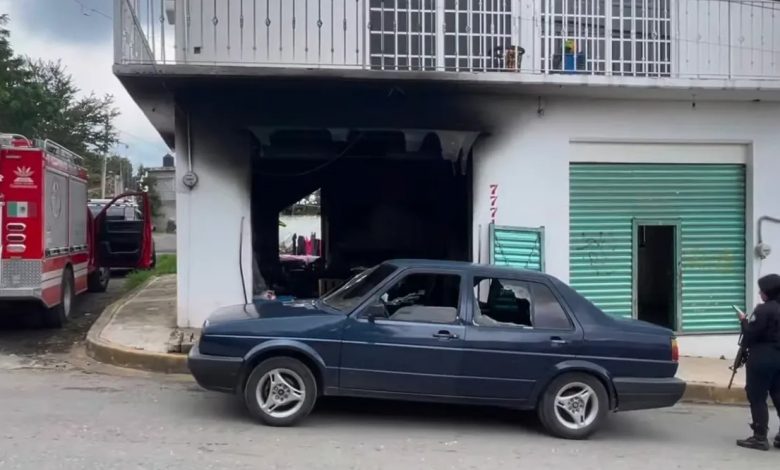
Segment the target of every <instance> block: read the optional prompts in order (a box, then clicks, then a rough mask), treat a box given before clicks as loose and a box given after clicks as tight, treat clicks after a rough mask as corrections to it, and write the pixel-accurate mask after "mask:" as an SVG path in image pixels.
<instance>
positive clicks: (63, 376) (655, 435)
mask: <svg viewBox="0 0 780 470" xmlns="http://www.w3.org/2000/svg"><path fill="white" fill-rule="evenodd" d="M6 359H7V358H6ZM3 364H4V365H3ZM0 397H1V401H2V406H0V423H2V426H0V469H3V470H6V469H36V470H37V469H49V468H51V469H57V470H64V469H138V468H143V469H188V470H189V469H192V468H197V469H211V468H215V469H216V468H229V469H231V470H238V469H253V470H255V469H258V468H262V469H307V470H308V469H353V468H354V469H361V470H362V469H380V468H388V469H391V468H392V469H410V470H411V469H480V470H483V469H494V468H495V469H504V470H505V469H517V468H566V469H577V470H585V469H599V470H610V469H627V468H630V469H631V470H642V469H653V470H658V469H708V470H712V469H729V470H734V469H746V468H750V469H751V470H754V469H764V468H765V469H770V468H771V469H777V468H778V465H779V464H780V450H778V451H771V452H766V453H763V452H756V451H747V450H743V449H739V448H737V447H735V446H734V445H733V442H734V439H735V438H736V437H739V436H741V435H742V434H744V433H745V428H746V426H745V425H744V424H745V423H746V421H747V410H745V409H742V408H729V407H697V406H681V407H677V408H674V409H670V410H663V411H651V412H637V413H630V414H624V415H615V416H613V417H612V419H610V421H609V422H608V425H607V426H606V428H605V429H603V431H602V432H601V433H600V434H598V435H597V436H596V437H595V438H594V439H592V440H590V441H587V442H570V441H561V440H557V439H553V438H550V437H547V436H545V435H543V434H542V433H541V432H540V431H539V429H538V426H537V425H536V424H535V420H534V419H532V417H530V416H528V415H523V414H518V413H511V412H506V411H500V410H486V409H479V408H475V409H472V408H461V407H447V406H430V405H408V404H399V403H390V402H363V401H358V402H355V401H331V402H328V403H325V404H324V405H321V406H319V407H318V408H317V409H316V410H315V412H314V414H312V415H311V416H310V417H309V419H308V420H307V421H306V422H305V423H304V425H302V426H301V427H297V428H269V427H264V426H261V425H258V424H255V423H254V422H252V421H250V420H249V419H248V418H247V417H246V415H245V413H244V412H243V408H242V407H241V406H240V404H239V403H238V402H237V400H236V399H235V397H232V396H226V395H220V394H214V393H210V392H205V391H202V390H200V389H199V388H198V387H197V386H196V385H195V384H194V383H192V382H191V381H189V380H188V379H186V378H183V377H171V376H156V375H143V374H140V373H135V374H132V375H128V373H122V374H120V375H117V373H116V371H108V372H106V371H98V372H96V371H92V370H89V369H87V370H86V371H85V370H80V369H79V368H78V367H75V366H67V367H64V368H50V367H46V366H40V365H35V366H29V365H24V364H23V363H21V362H17V363H16V364H15V363H14V362H13V361H6V362H5V363H3V359H2V357H0Z"/></svg>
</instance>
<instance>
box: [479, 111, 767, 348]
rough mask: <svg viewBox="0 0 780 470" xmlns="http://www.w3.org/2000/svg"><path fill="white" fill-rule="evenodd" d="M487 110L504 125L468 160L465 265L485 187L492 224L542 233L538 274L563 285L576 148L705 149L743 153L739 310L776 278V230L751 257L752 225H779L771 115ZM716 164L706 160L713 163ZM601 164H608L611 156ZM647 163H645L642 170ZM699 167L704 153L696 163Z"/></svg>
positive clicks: (692, 343)
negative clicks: (469, 219)
mask: <svg viewBox="0 0 780 470" xmlns="http://www.w3.org/2000/svg"><path fill="white" fill-rule="evenodd" d="M492 109H493V110H494V111H493V112H494V114H495V116H496V119H497V122H504V123H506V125H505V128H504V129H502V130H500V131H497V132H495V133H494V135H493V137H491V138H489V139H487V140H485V141H484V142H482V143H481V144H480V145H479V146H478V147H477V148H476V149H475V152H474V155H475V157H474V158H475V161H474V240H475V247H474V250H475V252H474V253H475V256H474V259H481V260H483V261H484V260H487V259H489V258H488V252H487V246H488V245H487V236H488V235H487V234H488V232H487V226H488V224H489V223H490V222H491V210H490V207H491V199H490V185H492V184H497V185H498V200H497V211H496V214H495V222H496V223H497V224H499V225H513V226H523V227H538V226H544V227H545V258H546V270H547V272H548V273H550V274H552V275H554V276H556V277H558V278H560V279H562V280H564V281H568V278H569V163H570V161H572V160H574V159H576V158H577V157H576V155H575V148H578V147H577V146H578V142H601V143H606V142H615V143H622V144H626V143H654V144H674V145H675V146H677V145H679V144H697V145H698V144H706V145H708V146H715V147H714V148H716V147H717V146H718V144H728V145H730V146H733V145H734V144H741V145H744V146H746V148H747V149H748V151H747V153H748V155H747V157H746V160H747V168H748V171H747V179H748V181H747V192H748V194H747V214H746V215H747V222H748V223H747V225H748V226H747V233H746V238H747V250H748V273H747V280H748V284H749V285H748V293H749V299H748V302H749V303H750V302H757V301H758V291H757V287H756V280H757V278H758V277H759V276H760V275H762V274H767V273H770V272H780V251H777V250H780V226H777V225H769V224H765V226H764V227H765V228H764V241H765V242H767V243H769V244H770V245H772V246H773V247H776V249H777V250H776V253H775V254H774V255H771V256H770V257H769V258H768V259H766V260H764V261H763V262H762V261H760V260H759V259H758V258H756V257H755V256H754V255H753V247H754V246H755V243H756V241H757V237H756V230H757V223H756V222H757V219H758V217H760V216H762V215H770V216H774V217H778V216H780V203H779V202H778V201H780V197H778V196H780V189H778V188H779V187H778V185H777V178H778V175H780V158H777V149H780V132H778V129H777V123H778V122H780V105H778V104H770V103H744V102H734V103H716V102H706V103H697V104H696V105H695V106H693V105H692V103H691V102H650V101H641V102H640V101H636V102H628V101H617V100H615V101H603V100H602V101H594V100H576V99H570V98H569V99H567V98H554V99H553V98H550V99H544V100H542V102H541V106H540V103H539V102H538V101H537V100H536V99H534V100H515V101H512V100H502V101H500V102H496V103H495V104H494V105H493V107H492ZM577 151H579V150H577ZM700 154H701V153H700ZM659 155H660V153H659ZM719 155H721V152H718V151H716V150H713V152H712V157H711V158H713V161H714V162H717V161H719V160H718V158H721V157H719ZM605 158H609V159H610V160H607V161H615V156H614V155H612V156H608V157H605ZM631 158H632V156H631V155H630V154H626V155H625V158H624V161H625V162H631V161H632V159H631ZM652 158H653V157H652V155H650V156H648V155H645V156H644V157H643V161H648V159H650V160H652ZM659 158H662V157H659ZM707 158H708V157H707V156H706V152H705V153H704V155H703V156H700V157H697V159H696V161H699V162H704V161H706V160H707ZM659 161H668V160H659ZM480 231H481V232H480ZM478 240H481V241H482V245H481V247H479V246H477V241H478ZM480 252H481V253H480ZM478 253H479V255H478ZM680 344H681V348H682V351H683V353H684V354H687V355H693V356H713V355H715V356H720V355H726V356H727V357H728V356H729V355H730V354H731V355H733V353H734V352H735V349H736V347H735V344H736V338H735V337H734V335H720V336H684V337H682V338H681V339H680Z"/></svg>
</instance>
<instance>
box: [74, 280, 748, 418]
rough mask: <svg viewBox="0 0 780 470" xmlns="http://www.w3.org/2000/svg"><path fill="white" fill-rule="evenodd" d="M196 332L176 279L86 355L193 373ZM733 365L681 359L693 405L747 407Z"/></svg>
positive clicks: (138, 301)
mask: <svg viewBox="0 0 780 470" xmlns="http://www.w3.org/2000/svg"><path fill="white" fill-rule="evenodd" d="M197 334H198V332H197V330H195V329H187V328H185V329H180V328H177V327H176V276H175V275H170V276H162V277H158V278H153V279H152V280H151V281H150V282H149V283H147V284H146V285H144V286H142V287H140V288H139V289H137V290H135V291H133V292H132V293H130V294H129V295H128V296H126V297H124V298H123V299H120V300H119V301H118V302H116V303H115V304H113V305H111V306H109V307H108V308H107V309H106V310H105V311H104V312H103V314H102V315H101V317H100V319H98V321H97V322H95V325H94V326H93V327H92V329H91V330H90V332H89V335H88V336H87V352H88V353H89V354H90V355H91V356H92V357H93V358H95V359H97V360H99V361H101V362H106V363H110V364H114V365H117V366H122V367H131V368H137V369H144V370H150V371H155V372H166V373H185V374H186V373H189V372H188V370H187V360H186V352H188V351H189V348H190V347H191V346H192V343H193V342H194V341H195V340H196V339H197ZM730 365H731V361H727V360H719V359H709V358H695V357H682V358H680V368H679V371H678V372H677V376H678V377H680V378H682V379H683V380H685V381H686V382H687V383H688V388H687V390H686V393H685V397H684V400H685V401H689V402H702V403H719V404H745V403H746V401H745V391H744V387H745V376H744V369H742V370H740V371H739V374H737V377H736V378H735V379H734V385H733V386H732V388H731V389H728V388H727V385H728V381H729V378H730V377H731V371H729V366H730Z"/></svg>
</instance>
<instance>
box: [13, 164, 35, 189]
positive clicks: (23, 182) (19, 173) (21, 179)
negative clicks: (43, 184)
mask: <svg viewBox="0 0 780 470" xmlns="http://www.w3.org/2000/svg"><path fill="white" fill-rule="evenodd" d="M14 174H15V175H16V178H14V181H13V185H14V186H35V182H34V181H33V179H32V175H33V170H32V168H30V167H29V166H19V167H16V170H14Z"/></svg>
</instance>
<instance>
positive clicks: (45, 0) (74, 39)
mask: <svg viewBox="0 0 780 470" xmlns="http://www.w3.org/2000/svg"><path fill="white" fill-rule="evenodd" d="M9 2H12V3H13V4H14V8H13V11H14V14H13V15H12V20H13V21H14V24H16V25H17V26H18V27H21V28H24V29H25V30H33V29H34V30H35V31H36V33H37V35H38V36H39V37H40V38H41V39H46V40H49V41H55V42H65V43H68V44H73V43H77V44H94V43H95V42H103V41H110V40H111V37H112V30H113V22H112V20H111V16H112V14H113V11H112V9H113V1H112V0H10V1H9ZM9 2H6V3H9Z"/></svg>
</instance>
